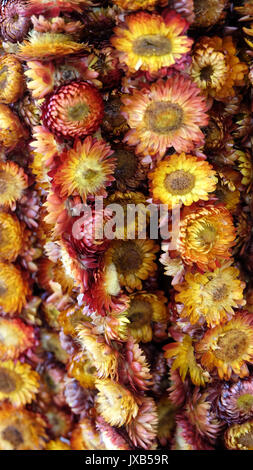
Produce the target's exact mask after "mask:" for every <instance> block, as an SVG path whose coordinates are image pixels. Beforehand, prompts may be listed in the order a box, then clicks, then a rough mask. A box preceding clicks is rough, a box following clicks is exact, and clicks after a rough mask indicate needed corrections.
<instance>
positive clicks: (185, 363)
mask: <svg viewBox="0 0 253 470" xmlns="http://www.w3.org/2000/svg"><path fill="white" fill-rule="evenodd" d="M163 349H164V350H165V353H164V356H165V357H166V359H169V358H171V357H174V358H175V359H174V361H173V364H172V371H173V370H176V369H179V374H180V376H181V378H182V380H183V381H184V380H185V377H186V374H187V373H188V372H189V374H190V377H191V380H192V382H193V383H194V385H197V386H200V385H202V386H205V384H206V382H208V379H209V374H208V373H206V372H205V371H204V370H203V369H202V367H201V366H200V365H199V364H198V363H197V360H196V357H195V354H194V347H193V345H192V338H191V337H190V336H188V335H184V337H183V340H182V341H181V342H177V343H170V344H167V345H166V346H164V348H163Z"/></svg>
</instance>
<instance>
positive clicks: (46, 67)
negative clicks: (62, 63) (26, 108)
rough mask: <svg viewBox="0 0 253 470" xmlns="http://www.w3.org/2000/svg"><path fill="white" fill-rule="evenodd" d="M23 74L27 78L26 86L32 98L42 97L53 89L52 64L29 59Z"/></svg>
mask: <svg viewBox="0 0 253 470" xmlns="http://www.w3.org/2000/svg"><path fill="white" fill-rule="evenodd" d="M26 65H27V67H28V68H27V70H26V71H25V76H26V77H27V78H28V80H27V87H28V89H29V90H30V92H31V93H32V96H33V98H44V97H45V96H46V95H47V94H48V93H50V92H52V91H53V89H54V71H55V68H54V64H53V63H52V62H46V63H44V62H40V61H38V60H31V61H29V62H27V64H26Z"/></svg>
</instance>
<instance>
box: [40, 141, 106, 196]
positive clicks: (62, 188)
mask: <svg viewBox="0 0 253 470" xmlns="http://www.w3.org/2000/svg"><path fill="white" fill-rule="evenodd" d="M111 154H112V150H111V148H110V146H109V145H108V144H106V143H105V142H104V141H103V140H98V141H96V140H95V139H92V137H86V139H85V140H84V141H83V142H81V141H80V140H77V141H75V144H74V148H73V149H70V150H67V151H66V152H64V153H63V155H62V156H61V160H62V164H60V165H59V166H58V167H57V169H56V171H53V172H52V173H49V175H50V176H53V184H54V185H55V186H58V187H59V189H58V190H59V193H60V195H61V197H66V196H71V195H80V196H81V197H82V199H83V201H85V200H86V198H87V197H88V196H95V195H96V196H104V197H105V196H106V191H105V187H106V186H108V185H110V184H111V182H112V181H113V176H112V174H113V171H114V159H113V158H109V157H110V156H111Z"/></svg>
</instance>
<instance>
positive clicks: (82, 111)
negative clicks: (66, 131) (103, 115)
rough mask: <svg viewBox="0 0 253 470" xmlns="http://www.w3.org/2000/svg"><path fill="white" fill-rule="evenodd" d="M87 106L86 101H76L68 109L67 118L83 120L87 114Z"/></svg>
mask: <svg viewBox="0 0 253 470" xmlns="http://www.w3.org/2000/svg"><path fill="white" fill-rule="evenodd" d="M89 112H90V110H89V106H88V105H87V104H86V103H77V104H75V105H74V106H70V108H69V109H68V119H69V120H70V121H83V120H84V119H86V118H87V116H88V114H89Z"/></svg>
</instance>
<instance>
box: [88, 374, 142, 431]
mask: <svg viewBox="0 0 253 470" xmlns="http://www.w3.org/2000/svg"><path fill="white" fill-rule="evenodd" d="M96 388H97V389H98V394H97V401H96V406H97V409H98V412H99V414H101V415H102V416H103V418H104V419H105V421H106V422H107V423H109V424H110V425H111V426H118V427H120V426H123V425H124V424H129V423H130V422H131V420H132V419H133V418H135V417H136V416H137V413H138V405H137V403H136V400H135V398H134V396H133V395H132V393H131V392H130V391H129V390H128V389H127V388H125V387H123V386H122V385H120V384H119V383H117V382H113V381H112V380H109V379H104V380H96Z"/></svg>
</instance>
